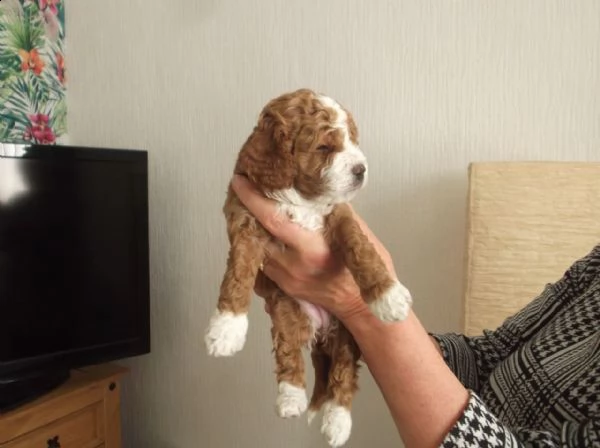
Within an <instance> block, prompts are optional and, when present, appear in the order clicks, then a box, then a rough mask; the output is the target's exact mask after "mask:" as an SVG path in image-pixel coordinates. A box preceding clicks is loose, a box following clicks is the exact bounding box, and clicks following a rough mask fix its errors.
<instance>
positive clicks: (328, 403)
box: [205, 89, 412, 446]
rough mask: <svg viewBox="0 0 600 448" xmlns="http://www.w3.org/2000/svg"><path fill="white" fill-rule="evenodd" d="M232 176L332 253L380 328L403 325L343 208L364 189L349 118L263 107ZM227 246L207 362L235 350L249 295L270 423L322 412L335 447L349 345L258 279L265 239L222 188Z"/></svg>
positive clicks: (311, 99)
mask: <svg viewBox="0 0 600 448" xmlns="http://www.w3.org/2000/svg"><path fill="white" fill-rule="evenodd" d="M234 172H235V173H236V174H243V175H245V176H247V177H248V178H249V179H250V180H251V181H252V182H253V183H254V184H255V185H256V186H257V187H258V188H259V189H260V190H261V191H262V192H263V193H264V195H265V196H267V197H269V198H272V199H274V200H275V201H277V203H278V205H279V210H280V212H281V213H285V214H286V215H287V216H288V217H289V218H290V219H291V220H292V221H294V222H296V223H298V224H299V225H301V226H303V227H305V228H307V229H310V230H313V231H319V232H322V233H323V234H324V236H325V238H326V240H327V242H328V243H329V244H330V246H331V248H332V250H333V251H336V252H339V253H340V254H341V256H342V258H343V261H344V263H345V265H346V266H347V268H348V269H349V270H350V272H351V273H352V275H353V277H354V279H355V281H356V283H357V285H358V286H359V287H360V290H361V293H362V297H363V299H364V300H365V301H366V302H367V303H368V304H369V306H370V308H371V310H372V312H373V313H374V314H375V315H376V316H378V317H379V318H380V319H382V320H383V321H389V322H392V321H398V320H402V319H404V318H405V317H406V316H407V314H408V311H409V308H410V306H411V303H412V299H411V296H410V293H409V291H408V290H407V289H406V288H405V287H404V286H403V285H402V284H401V283H400V282H399V281H397V280H395V279H394V278H393V277H391V276H390V274H389V273H388V271H387V270H386V267H385V265H384V263H383V261H382V260H381V259H380V257H379V255H378V254H377V252H376V251H375V250H374V248H373V246H372V245H371V243H370V242H369V241H368V240H367V238H366V237H365V236H364V234H363V233H362V232H361V230H360V228H359V226H358V224H357V223H356V222H355V221H354V219H353V216H352V213H351V211H350V208H349V207H348V206H347V203H348V202H349V201H350V200H352V199H353V198H354V196H355V195H356V193H357V192H358V191H359V190H360V189H361V188H363V187H364V185H365V184H366V182H367V176H368V166H367V160H366V157H365V155H364V154H363V152H362V151H361V150H360V149H359V146H358V130H357V127H356V124H355V122H354V120H353V118H352V116H351V114H350V113H349V112H348V111H347V110H345V109H344V108H343V107H342V106H341V105H340V104H338V103H337V102H336V101H334V100H333V99H331V98H329V97H327V96H324V95H320V94H317V93H315V92H313V91H311V90H308V89H301V90H297V91H295V92H291V93H286V94H284V95H281V96H280V97H278V98H275V99H273V100H271V101H270V102H269V103H268V104H267V105H266V106H265V107H264V109H263V110H262V112H261V114H260V116H259V119H258V123H257V125H256V127H255V128H254V130H253V132H252V133H251V135H250V136H249V137H248V139H247V141H246V142H245V144H244V145H243V147H242V148H241V150H240V153H239V155H238V160H237V163H236V166H235V170H234ZM223 211H224V213H225V216H226V220H227V232H228V237H229V242H230V250H229V257H228V260H227V269H226V272H225V276H224V278H223V281H222V284H221V290H220V295H219V300H218V304H217V309H216V311H215V314H214V315H213V316H212V318H211V319H210V323H209V326H208V329H207V332H206V337H205V342H206V346H207V349H208V352H209V354H210V355H212V356H232V355H234V354H235V353H236V352H238V351H239V350H241V349H242V348H243V346H244V344H245V341H246V333H247V330H248V317H247V313H248V309H249V307H250V300H251V296H252V291H253V290H255V291H257V293H258V294H259V295H261V296H262V297H264V299H265V300H266V302H267V303H268V304H269V307H270V309H271V319H272V324H273V326H272V330H271V334H272V339H273V349H274V353H275V362H276V369H275V372H276V375H277V382H278V392H279V393H278V397H277V401H276V409H277V413H278V415H279V416H281V417H284V418H287V417H296V416H298V415H300V414H301V413H303V412H304V411H305V410H306V409H307V406H308V407H309V421H310V420H311V419H312V418H313V417H314V415H315V413H316V412H318V411H319V410H320V409H321V407H323V408H324V413H323V420H322V426H321V431H322V433H323V434H324V435H325V437H326V439H327V441H328V443H329V444H330V445H331V446H341V445H343V444H344V443H345V442H346V441H347V439H348V437H349V435H350V430H351V426H352V419H351V416H350V408H351V403H352V398H353V396H354V394H355V392H356V390H357V381H358V360H359V358H360V355H361V354H360V352H359V349H358V346H357V344H356V343H355V341H354V339H353V338H352V336H351V334H350V333H349V332H348V331H347V330H346V328H345V327H344V326H343V325H342V324H341V323H340V322H339V321H337V320H336V319H335V317H334V316H330V315H329V314H328V313H327V312H326V311H325V310H323V309H320V308H319V307H316V306H314V305H311V304H309V303H307V302H305V301H302V300H297V299H295V298H292V297H289V296H287V295H286V294H285V293H284V292H283V291H282V290H280V289H279V288H278V287H277V285H275V284H274V283H273V282H272V281H270V280H269V279H268V278H267V277H265V276H264V275H263V273H262V271H261V270H260V266H261V265H262V263H263V261H265V257H266V254H265V245H266V244H267V242H268V241H269V240H270V239H271V236H270V235H269V234H268V233H267V231H266V230H265V229H264V228H263V227H262V225H261V224H260V223H259V222H258V221H257V220H256V219H255V218H254V217H253V216H252V215H251V214H250V213H249V212H248V210H247V209H246V208H245V207H244V206H243V205H242V203H241V202H240V201H239V199H238V198H237V196H236V195H235V193H234V192H233V190H232V189H231V186H230V187H229V189H228V194H227V199H226V202H225V205H224V208H223ZM305 346H308V347H310V349H311V359H312V363H313V366H314V369H315V384H314V388H313V394H312V398H311V400H310V404H308V403H307V398H306V392H305V390H306V382H305V371H304V360H303V356H302V348H303V347H305Z"/></svg>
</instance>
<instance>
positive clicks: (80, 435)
mask: <svg viewBox="0 0 600 448" xmlns="http://www.w3.org/2000/svg"><path fill="white" fill-rule="evenodd" d="M102 410H103V408H102V402H98V403H95V404H93V405H91V406H88V407H87V408H84V409H82V410H81V411H77V412H74V413H73V414H70V415H67V416H66V417H63V418H61V419H60V420H56V421H55V422H53V423H50V424H48V425H46V426H43V427H41V428H40V429H37V430H35V431H32V432H30V433H28V434H25V435H23V436H21V437H19V438H18V439H15V440H13V441H12V442H9V443H7V444H6V445H1V448H54V447H56V448H58V447H59V446H60V448H98V447H100V446H102V445H103V442H104V422H103V413H102ZM57 436H58V442H59V444H60V445H55V444H52V443H48V441H49V440H50V439H53V438H55V437H57Z"/></svg>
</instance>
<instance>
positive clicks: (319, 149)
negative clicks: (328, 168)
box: [317, 145, 331, 152]
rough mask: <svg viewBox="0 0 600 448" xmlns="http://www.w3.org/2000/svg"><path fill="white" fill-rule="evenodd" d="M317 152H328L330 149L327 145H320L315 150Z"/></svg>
mask: <svg viewBox="0 0 600 448" xmlns="http://www.w3.org/2000/svg"><path fill="white" fill-rule="evenodd" d="M317 151H321V152H330V151H331V148H330V147H329V146H327V145H321V146H319V147H318V148H317Z"/></svg>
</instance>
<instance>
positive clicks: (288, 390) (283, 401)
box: [276, 381, 308, 418]
mask: <svg viewBox="0 0 600 448" xmlns="http://www.w3.org/2000/svg"><path fill="white" fill-rule="evenodd" d="M307 406H308V401H307V399H306V393H305V392H304V389H303V388H301V387H298V386H294V385H293V384H290V383H286V382H285V381H282V382H281V383H279V395H277V402H276V408H277V415H279V416H280V417H282V418H291V417H298V416H299V415H300V414H302V413H303V412H304V411H306V408H307Z"/></svg>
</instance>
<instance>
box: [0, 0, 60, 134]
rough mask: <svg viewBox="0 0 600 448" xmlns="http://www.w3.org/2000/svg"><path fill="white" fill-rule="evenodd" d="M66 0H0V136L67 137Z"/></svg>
mask: <svg viewBox="0 0 600 448" xmlns="http://www.w3.org/2000/svg"><path fill="white" fill-rule="evenodd" d="M64 2H65V0H0V141H2V142H13V143H38V144H55V143H57V142H58V141H60V140H61V139H64V138H65V137H66V133H67V108H66V76H65V55H64V39H65V9H64V8H65V5H64Z"/></svg>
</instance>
